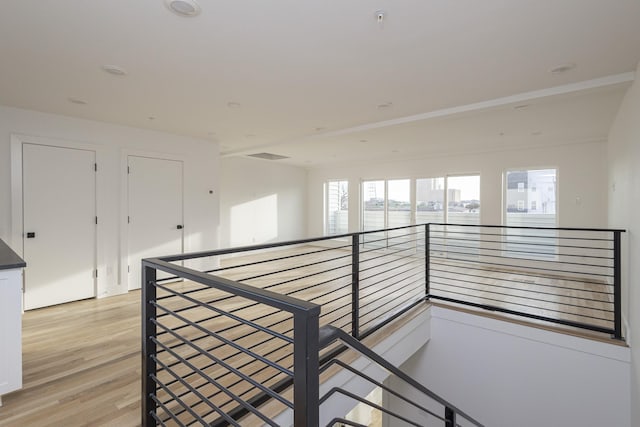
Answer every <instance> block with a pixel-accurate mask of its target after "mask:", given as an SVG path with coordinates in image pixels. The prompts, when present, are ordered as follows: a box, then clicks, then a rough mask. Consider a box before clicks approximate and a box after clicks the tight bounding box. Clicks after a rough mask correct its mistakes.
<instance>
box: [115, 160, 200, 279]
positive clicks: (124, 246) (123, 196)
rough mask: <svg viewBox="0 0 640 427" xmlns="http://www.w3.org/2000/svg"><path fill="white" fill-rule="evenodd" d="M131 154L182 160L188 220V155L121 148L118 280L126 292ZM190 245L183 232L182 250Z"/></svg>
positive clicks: (183, 218)
mask: <svg viewBox="0 0 640 427" xmlns="http://www.w3.org/2000/svg"><path fill="white" fill-rule="evenodd" d="M129 156H135V157H146V158H150V159H157V160H173V161H180V162H182V222H183V223H184V222H186V219H185V210H184V192H185V188H186V186H185V170H184V169H185V167H186V156H185V155H182V154H168V153H163V152H159V151H148V150H131V149H124V148H123V149H121V150H120V177H121V178H120V221H118V223H119V224H120V253H119V256H118V259H119V260H120V262H119V263H118V282H119V284H120V285H121V286H124V287H125V292H129V276H128V275H129V272H128V271H127V268H126V267H127V266H128V259H129V227H128V222H127V215H128V214H129V177H128V172H127V167H128V166H129V162H128V159H129ZM188 247H189V245H188V234H187V233H185V232H184V230H183V232H182V251H183V252H186V251H187V248H188Z"/></svg>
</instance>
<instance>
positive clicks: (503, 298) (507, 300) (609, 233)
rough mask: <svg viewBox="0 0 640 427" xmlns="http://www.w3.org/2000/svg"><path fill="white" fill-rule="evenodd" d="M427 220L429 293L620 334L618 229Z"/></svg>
mask: <svg viewBox="0 0 640 427" xmlns="http://www.w3.org/2000/svg"><path fill="white" fill-rule="evenodd" d="M427 227H428V236H429V237H428V243H427V246H428V255H427V256H428V259H429V262H428V287H429V291H428V293H429V299H431V300H441V301H447V302H452V303H459V304H464V305H470V306H474V307H479V308H484V309H488V310H492V311H498V312H502V313H505V314H510V315H515V316H520V317H526V318H530V319H536V320H542V321H546V322H551V323H556V324H562V325H567V326H572V327H577V328H581V329H588V330H592V331H596V332H602V333H607V334H611V335H612V336H614V337H615V338H618V339H621V338H622V322H621V304H620V299H621V295H620V292H621V291H620V286H621V277H620V273H621V272H620V235H621V233H622V232H623V230H608V229H596V228H568V227H564V228H543V227H515V226H495V225H470V224H464V225H462V224H433V223H432V224H429V225H428V226H427Z"/></svg>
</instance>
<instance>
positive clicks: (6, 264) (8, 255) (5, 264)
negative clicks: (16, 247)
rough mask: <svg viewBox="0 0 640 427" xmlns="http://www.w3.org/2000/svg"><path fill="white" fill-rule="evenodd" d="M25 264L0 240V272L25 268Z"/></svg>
mask: <svg viewBox="0 0 640 427" xmlns="http://www.w3.org/2000/svg"><path fill="white" fill-rule="evenodd" d="M26 266H27V263H26V262H24V260H23V259H22V258H20V257H19V256H18V254H17V253H15V252H13V250H12V249H11V248H10V247H9V246H8V245H7V244H6V243H5V242H4V241H2V239H0V270H9V269H11V268H22V267H26Z"/></svg>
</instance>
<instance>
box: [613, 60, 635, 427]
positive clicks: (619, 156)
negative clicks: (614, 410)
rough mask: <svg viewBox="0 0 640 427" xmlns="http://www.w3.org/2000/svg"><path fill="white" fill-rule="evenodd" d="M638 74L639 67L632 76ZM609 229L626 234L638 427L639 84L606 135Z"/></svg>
mask: <svg viewBox="0 0 640 427" xmlns="http://www.w3.org/2000/svg"><path fill="white" fill-rule="evenodd" d="M638 73H640V66H639V67H638V70H637V71H636V75H638ZM608 161H609V180H608V183H609V203H608V206H609V225H610V226H611V227H618V228H624V229H626V230H627V232H626V233H625V235H624V237H625V239H624V240H623V243H626V244H623V252H625V253H626V256H625V260H628V262H625V263H624V266H623V270H624V272H623V290H624V292H623V301H627V302H628V306H626V307H625V309H626V310H625V318H626V320H627V322H628V330H627V339H628V342H629V345H630V346H631V351H632V382H631V398H632V402H635V403H636V404H635V405H633V408H632V411H633V414H632V420H633V423H632V425H634V426H638V425H640V404H639V403H640V265H639V263H638V260H639V259H640V220H639V216H638V212H640V83H639V82H638V81H637V80H636V81H635V82H634V84H633V86H631V88H630V89H629V91H628V92H627V94H626V96H625V98H624V100H623V102H622V105H621V107H620V110H619V112H618V115H617V116H616V119H615V121H614V123H613V126H612V127H611V131H610V133H609V145H608Z"/></svg>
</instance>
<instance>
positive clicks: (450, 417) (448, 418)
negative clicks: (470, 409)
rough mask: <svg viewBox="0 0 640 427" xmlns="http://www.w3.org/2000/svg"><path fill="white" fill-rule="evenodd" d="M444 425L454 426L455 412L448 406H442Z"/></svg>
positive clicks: (446, 426) (447, 426)
mask: <svg viewBox="0 0 640 427" xmlns="http://www.w3.org/2000/svg"><path fill="white" fill-rule="evenodd" d="M444 425H445V427H456V413H455V411H454V410H453V409H451V408H449V407H448V406H445V408H444Z"/></svg>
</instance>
